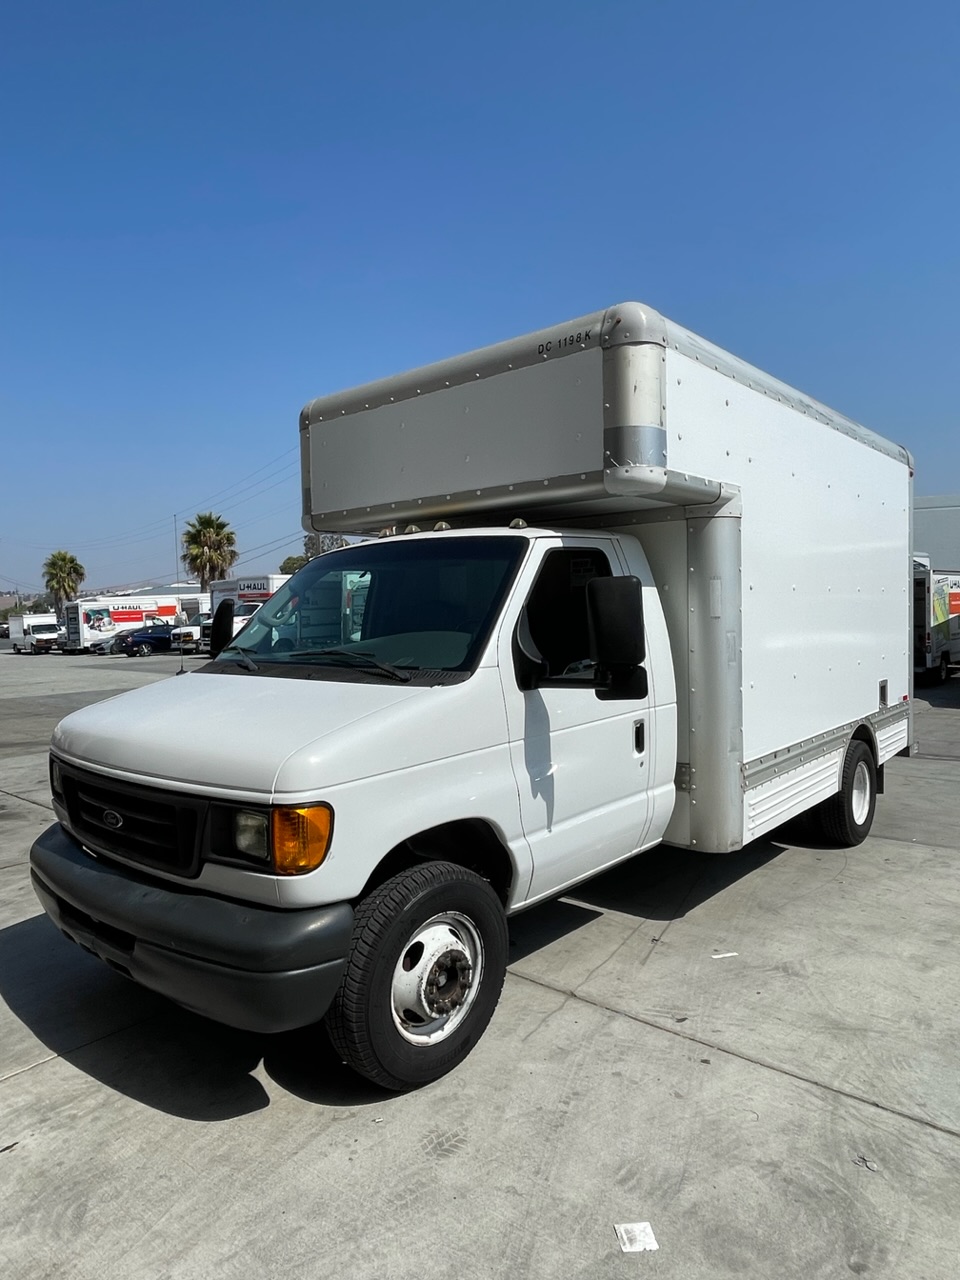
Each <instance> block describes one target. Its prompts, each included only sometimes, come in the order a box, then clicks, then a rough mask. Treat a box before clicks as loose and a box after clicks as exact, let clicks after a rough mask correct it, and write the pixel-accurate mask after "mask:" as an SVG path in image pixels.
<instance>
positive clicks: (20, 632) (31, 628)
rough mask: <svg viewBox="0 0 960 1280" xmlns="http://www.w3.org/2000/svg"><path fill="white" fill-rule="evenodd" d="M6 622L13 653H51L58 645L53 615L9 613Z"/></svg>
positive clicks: (55, 619)
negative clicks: (8, 627) (8, 626)
mask: <svg viewBox="0 0 960 1280" xmlns="http://www.w3.org/2000/svg"><path fill="white" fill-rule="evenodd" d="M8 622H9V625H10V644H11V648H12V649H13V652H14V653H52V652H53V650H54V649H56V648H57V646H58V645H59V644H60V641H61V635H60V631H61V628H60V624H59V623H58V622H57V615H56V614H55V613H11V615H10V617H9V618H8Z"/></svg>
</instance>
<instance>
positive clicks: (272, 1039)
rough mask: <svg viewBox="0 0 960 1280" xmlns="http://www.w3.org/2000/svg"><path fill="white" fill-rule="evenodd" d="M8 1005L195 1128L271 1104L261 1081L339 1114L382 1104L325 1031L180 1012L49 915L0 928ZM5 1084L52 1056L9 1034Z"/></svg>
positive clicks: (104, 1076)
mask: <svg viewBox="0 0 960 1280" xmlns="http://www.w3.org/2000/svg"><path fill="white" fill-rule="evenodd" d="M0 999H2V1000H3V1001H4V1002H5V1003H6V1005H7V1006H8V1007H9V1009H10V1011H11V1013H12V1014H13V1015H15V1017H16V1018H18V1019H19V1020H20V1022H21V1023H22V1024H23V1026H24V1027H25V1028H26V1029H27V1031H28V1032H31V1033H32V1035H33V1036H35V1037H36V1038H37V1039H38V1040H39V1041H41V1043H42V1044H43V1045H44V1046H45V1047H46V1048H47V1049H48V1050H49V1051H50V1053H52V1054H55V1055H56V1056H57V1057H59V1058H62V1059H63V1060H64V1061H65V1062H67V1063H69V1064H70V1065H71V1066H73V1067H75V1068H76V1069H77V1070H79V1071H82V1072H83V1073H84V1074H86V1075H88V1076H90V1077H91V1078H93V1079H94V1080H98V1081H99V1082H100V1083H101V1084H103V1085H105V1086H106V1087H107V1088H108V1089H112V1090H114V1091H115V1092H117V1093H120V1094H124V1095H125V1096H127V1097H130V1098H133V1099H134V1100H136V1101H137V1102H140V1103H142V1104H143V1105H144V1106H148V1107H151V1108H153V1109H154V1110H157V1111H162V1112H165V1113H167V1114H168V1115H173V1116H179V1117H182V1118H183V1119H187V1120H200V1121H219V1120H231V1119H235V1118H236V1117H238V1116H243V1115H249V1114H251V1113H252V1112H255V1111H260V1110H262V1109H263V1108H265V1107H267V1106H269V1105H270V1094H269V1092H268V1090H267V1088H265V1087H264V1084H263V1083H262V1082H261V1080H260V1079H258V1078H257V1076H256V1075H254V1074H253V1073H254V1072H255V1071H257V1069H258V1068H260V1067H261V1065H262V1067H263V1070H264V1071H265V1072H266V1074H267V1076H268V1077H269V1078H270V1079H271V1080H273V1081H275V1082H276V1084H277V1085H279V1086H280V1087H281V1088H282V1089H284V1090H286V1091H287V1092H289V1093H292V1094H295V1095H297V1096H299V1097H301V1098H303V1099H305V1100H306V1101H308V1102H313V1103H322V1104H324V1105H326V1106H333V1107H361V1106H365V1105H380V1106H382V1105H383V1103H384V1100H385V1097H387V1096H389V1095H385V1094H384V1092H383V1091H382V1090H380V1089H378V1088H376V1087H375V1086H374V1085H372V1084H369V1083H368V1082H367V1081H365V1080H362V1079H361V1078H360V1077H359V1076H357V1075H356V1074H355V1073H354V1072H352V1071H351V1070H350V1069H349V1068H348V1067H347V1066H346V1065H345V1064H344V1063H343V1062H341V1060H340V1059H339V1057H338V1056H337V1055H336V1054H335V1053H334V1051H333V1048H332V1047H331V1045H330V1043H329V1041H328V1039H327V1036H326V1034H325V1033H324V1031H323V1028H322V1027H309V1028H306V1029H305V1030H303V1031H297V1032H289V1033H286V1034H283V1035H276V1036H266V1035H257V1034H255V1033H253V1032H245V1031H236V1030H233V1029H232V1028H230V1027H224V1026H221V1025H220V1024H219V1023H216V1022H211V1021H209V1020H208V1019H206V1018H202V1017H200V1016H198V1015H196V1014H192V1013H189V1012H187V1011H186V1010H184V1009H180V1008H179V1007H178V1006H177V1005H174V1004H172V1003H170V1002H169V1001H168V1000H165V999H163V998H162V997H161V996H156V995H153V994H152V993H151V992H149V991H146V990H144V989H143V988H141V987H138V986H136V985H135V984H134V983H132V982H130V981H128V980H127V979H125V978H122V977H120V976H119V975H118V974H116V973H114V972H113V971H112V970H110V969H108V968H107V966H106V965H104V964H103V963H101V962H100V961H99V960H96V959H94V958H93V957H92V956H88V955H87V954H86V953H85V952H83V951H82V950H81V949H80V948H79V947H77V946H75V945H74V944H73V943H70V942H68V941H67V940H66V939H65V938H64V937H63V936H62V935H61V934H60V933H59V932H58V930H57V929H56V928H55V927H54V926H53V925H52V924H51V922H50V921H49V920H48V919H47V917H46V916H43V915H39V916H34V917H32V918H31V919H29V920H23V921H21V922H19V923H17V924H14V925H10V926H8V927H7V928H5V929H0ZM4 1039H5V1043H4V1044H3V1046H0V1075H8V1076H9V1075H10V1074H12V1073H15V1072H18V1071H23V1070H24V1069H26V1068H28V1067H31V1066H32V1065H34V1064H35V1063H37V1062H41V1061H42V1060H43V1059H44V1058H45V1057H46V1055H45V1054H44V1053H43V1051H42V1050H41V1049H40V1048H39V1047H38V1046H37V1045H35V1044H31V1043H30V1039H29V1036H27V1035H22V1036H17V1035H7V1036H5V1038H4Z"/></svg>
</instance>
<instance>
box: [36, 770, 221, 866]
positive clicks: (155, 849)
mask: <svg viewBox="0 0 960 1280" xmlns="http://www.w3.org/2000/svg"><path fill="white" fill-rule="evenodd" d="M58 763H59V765H60V776H61V780H62V787H63V803H64V805H65V807H66V810H67V815H68V817H69V827H70V830H71V831H72V832H73V834H74V835H75V836H76V837H77V839H78V840H80V841H81V842H82V843H83V844H85V845H86V846H87V847H88V848H90V849H92V850H93V851H94V853H101V854H106V855H107V856H108V857H109V856H116V857H119V858H125V859H127V860H129V861H130V862H137V863H140V864H142V865H143V866H146V867H157V868H159V869H161V870H164V871H174V872H176V873H177V874H178V875H185V876H193V875H196V874H197V872H198V870H199V849H200V836H201V833H202V831H203V821H204V818H205V816H206V809H207V802H206V801H205V800H200V799H196V798H194V797H193V796H183V795H177V794H176V793H175V792H170V791H161V790H160V789H159V788H158V787H144V786H139V785H134V784H132V783H128V782H115V781H114V780H113V779H112V778H102V777H100V776H99V775H98V774H93V773H89V772H88V771H87V770H86V769H77V768H75V767H74V766H73V765H67V764H64V763H63V762H62V761H59V762H58Z"/></svg>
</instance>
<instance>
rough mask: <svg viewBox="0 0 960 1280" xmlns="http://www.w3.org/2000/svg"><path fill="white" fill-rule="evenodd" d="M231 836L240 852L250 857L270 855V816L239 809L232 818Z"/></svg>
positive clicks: (267, 856)
mask: <svg viewBox="0 0 960 1280" xmlns="http://www.w3.org/2000/svg"><path fill="white" fill-rule="evenodd" d="M233 838H234V840H235V842H236V845H237V849H238V850H239V851H240V853H245V854H247V856H248V857H251V858H262V859H263V860H264V862H266V860H267V859H268V858H269V857H270V816H269V814H266V813H255V812H253V811H251V810H249V809H240V810H239V811H238V812H237V814H236V815H235V817H234V819H233Z"/></svg>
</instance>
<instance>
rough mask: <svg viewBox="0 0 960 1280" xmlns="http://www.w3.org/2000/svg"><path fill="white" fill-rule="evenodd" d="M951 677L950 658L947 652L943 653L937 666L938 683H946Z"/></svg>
mask: <svg viewBox="0 0 960 1280" xmlns="http://www.w3.org/2000/svg"><path fill="white" fill-rule="evenodd" d="M949 678H950V660H949V658H948V657H947V655H946V654H945V653H941V655H940V662H939V664H938V666H937V684H946V683H947V680H948V679H949Z"/></svg>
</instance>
